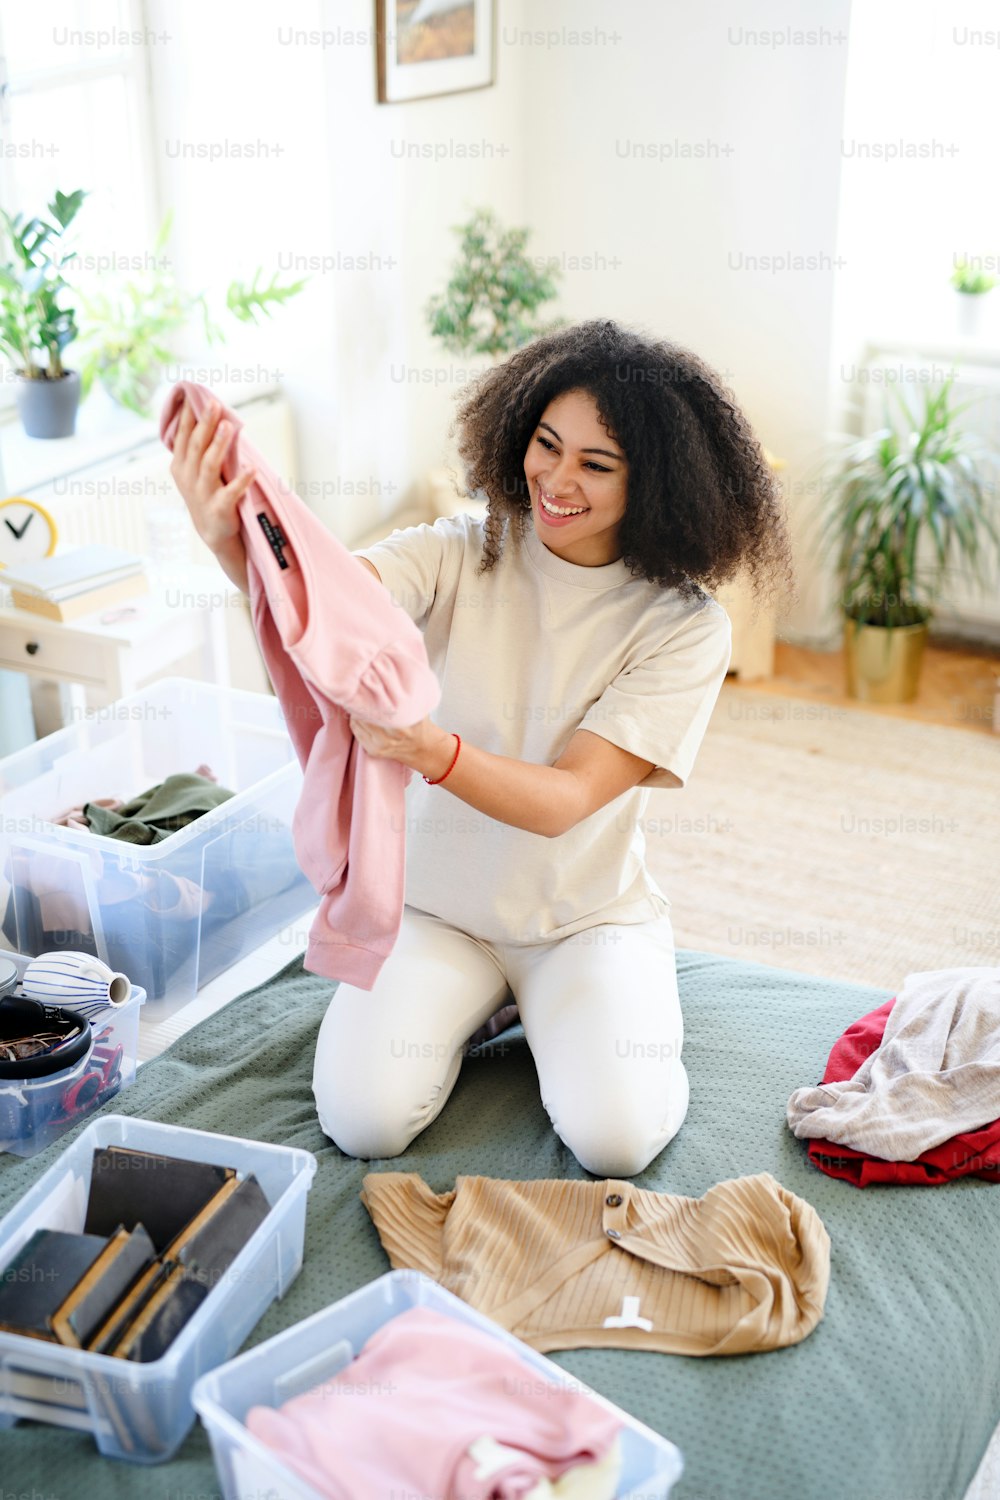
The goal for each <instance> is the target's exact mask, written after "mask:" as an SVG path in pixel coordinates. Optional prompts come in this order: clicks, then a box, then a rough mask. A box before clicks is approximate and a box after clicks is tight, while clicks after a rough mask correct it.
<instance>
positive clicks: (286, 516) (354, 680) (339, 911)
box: [160, 380, 440, 989]
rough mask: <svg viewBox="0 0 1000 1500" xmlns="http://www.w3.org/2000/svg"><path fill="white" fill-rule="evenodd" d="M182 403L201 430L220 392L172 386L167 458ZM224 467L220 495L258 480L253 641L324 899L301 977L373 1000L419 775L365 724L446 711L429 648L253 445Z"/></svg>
mask: <svg viewBox="0 0 1000 1500" xmlns="http://www.w3.org/2000/svg"><path fill="white" fill-rule="evenodd" d="M185 396H186V397H187V398H188V400H189V401H190V403H191V406H192V407H193V409H194V413H195V416H196V417H198V418H200V417H201V416H202V415H203V414H204V412H205V410H206V408H207V406H208V403H209V401H210V400H211V399H212V393H211V391H209V390H207V389H206V387H205V386H203V385H196V384H194V383H193V382H191V381H187V380H185V381H181V382H180V383H179V384H178V385H175V386H174V388H173V390H172V391H171V393H170V395H169V396H168V398H167V402H166V405H165V406H164V409H163V415H162V417H161V419H160V434H161V436H162V438H163V441H164V443H165V444H166V446H167V447H168V448H170V449H171V450H172V449H173V445H174V438H175V436H176V433H177V424H178V422H179V420H180V414H181V409H182V407H183V404H184V398H185ZM222 419H223V420H225V421H228V422H230V423H231V424H232V426H233V428H234V429H235V431H234V437H233V440H232V442H231V443H230V445H229V447H228V448H227V450H226V454H225V456H224V458H223V460H222V465H221V469H220V475H221V478H222V481H223V483H224V484H228V483H229V482H230V481H231V480H233V479H235V478H236V475H237V474H238V473H239V472H240V471H241V470H243V469H249V468H254V469H256V471H257V477H256V478H255V480H254V482H253V483H252V484H251V485H250V486H249V488H248V489H247V490H246V492H245V493H244V495H243V498H242V499H241V500H240V504H239V518H240V525H241V528H242V535H243V540H244V543H245V545H246V554H247V572H248V575H249V582H250V607H251V612H252V615H253V624H254V630H255V632H256V635H257V640H258V642H259V644H260V648H261V653H262V655H263V657H264V663H265V666H266V667H267V670H268V674H269V676H270V678H271V682H272V683H273V685H274V690H275V692H276V693H277V695H278V697H279V699H280V700H281V706H282V709H283V710H284V715H285V723H286V727H287V729H288V733H289V736H290V738H291V741H292V744H293V745H294V747H295V752H296V754H297V756H298V758H299V761H300V763H301V765H302V767H303V771H304V776H303V782H302V792H301V795H300V798H299V802H298V806H297V807H296V809H295V815H294V818H293V821H292V836H293V839H294V843H295V853H296V857H297V858H298V861H299V864H300V866H301V867H302V870H303V872H304V874H305V875H306V876H307V877H308V879H309V880H310V881H311V882H312V884H313V886H314V887H315V889H316V892H317V894H318V895H320V896H322V898H323V900H322V902H321V904H320V909H319V911H318V913H317V915H316V918H315V920H314V922H313V925H312V927H311V929H310V932H309V942H308V946H307V949H306V956H305V967H306V968H307V969H309V970H310V971H311V972H312V973H314V974H321V975H323V977H324V978H326V979H341V980H344V981H345V982H347V983H348V984H354V985H357V986H359V987H360V988H361V989H371V987H372V985H373V984H374V983H375V980H376V978H377V977H378V973H379V970H380V969H381V967H382V964H383V963H384V962H385V960H386V958H387V957H388V956H389V954H390V953H391V951H392V947H393V944H394V943H395V941H396V937H397V935H398V933H399V924H400V920H401V918H402V913H403V899H404V883H405V838H406V812H405V790H406V785H407V782H408V781H409V779H410V777H411V775H412V774H413V773H412V772H411V771H410V770H409V769H408V768H407V767H406V766H403V765H401V764H400V763H399V762H398V761H394V760H382V759H376V758H374V757H372V756H370V755H368V754H367V753H366V752H365V751H364V750H363V749H362V748H361V746H360V745H359V744H358V742H357V740H356V739H355V737H354V735H353V733H352V732H351V727H350V724H349V723H348V718H349V716H350V715H355V716H356V717H357V718H360V719H370V720H372V721H373V722H375V723H378V724H383V725H386V726H388V727H391V728H405V727H407V726H409V725H411V724H416V723H417V722H418V721H419V720H420V719H423V718H425V717H426V716H427V715H428V714H429V713H431V712H432V711H433V710H434V709H435V708H436V707H437V704H438V702H439V699H440V688H439V686H438V682H437V678H436V677H435V676H434V673H433V672H432V671H431V669H430V666H429V665H428V661H427V653H426V651H425V650H424V641H423V636H422V635H421V634H420V631H419V630H418V629H417V627H416V625H414V623H413V621H412V620H411V619H410V618H409V616H408V615H407V614H406V613H405V611H404V610H403V609H401V608H400V607H399V606H398V605H397V604H395V603H394V602H393V600H392V598H391V597H390V594H389V591H388V589H386V588H383V586H382V585H381V584H380V583H379V582H378V580H377V579H375V578H373V577H372V576H371V574H370V573H369V572H368V571H367V569H365V568H363V567H361V565H360V564H359V562H358V560H357V559H356V558H355V557H353V556H352V555H351V553H350V552H349V551H348V550H347V548H346V547H344V546H343V545H342V544H341V543H340V542H338V541H337V539H336V537H335V536H333V535H332V534H331V533H330V532H329V531H328V530H327V529H326V527H325V526H324V525H323V524H322V523H321V522H320V520H319V518H318V517H317V516H315V515H313V513H312V511H311V510H309V508H308V506H307V505H306V504H305V503H304V502H303V501H302V500H300V499H299V498H298V496H297V495H294V494H293V493H292V492H291V491H290V490H289V489H288V488H287V487H286V486H285V485H284V484H283V483H282V481H281V480H280V479H279V478H278V476H277V474H275V472H274V470H273V469H271V467H270V466H269V465H268V464H267V462H266V461H265V460H264V459H263V458H262V457H261V455H260V454H259V453H258V452H257V450H256V449H255V448H254V447H253V446H252V444H251V443H249V442H248V441H247V439H246V438H245V437H244V436H243V433H242V431H241V428H242V426H243V423H242V422H241V421H240V419H239V417H237V416H236V415H234V413H233V412H231V411H227V410H226V409H225V408H223V411H222Z"/></svg>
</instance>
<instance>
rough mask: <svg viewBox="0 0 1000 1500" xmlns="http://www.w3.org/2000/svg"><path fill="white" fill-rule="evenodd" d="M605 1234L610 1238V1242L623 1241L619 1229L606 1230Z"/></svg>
mask: <svg viewBox="0 0 1000 1500" xmlns="http://www.w3.org/2000/svg"><path fill="white" fill-rule="evenodd" d="M604 1232H605V1234H606V1235H607V1237H608V1239H609V1240H620V1239H621V1232H620V1231H619V1230H617V1229H606V1230H605V1231H604Z"/></svg>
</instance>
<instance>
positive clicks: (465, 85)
mask: <svg viewBox="0 0 1000 1500" xmlns="http://www.w3.org/2000/svg"><path fill="white" fill-rule="evenodd" d="M495 12H496V0H375V27H376V35H377V39H378V47H377V53H378V99H379V103H380V104H403V103H405V102H406V101H407V100H409V99H429V98H432V97H434V96H435V95H438V94H457V93H461V92H463V91H464V90H465V89H483V88H488V87H489V85H490V84H492V83H493V68H494V51H495V43H496V36H495V32H496V16H495Z"/></svg>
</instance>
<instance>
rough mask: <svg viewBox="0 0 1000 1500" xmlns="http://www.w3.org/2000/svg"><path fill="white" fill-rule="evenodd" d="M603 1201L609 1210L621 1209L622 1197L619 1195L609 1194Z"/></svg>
mask: <svg viewBox="0 0 1000 1500" xmlns="http://www.w3.org/2000/svg"><path fill="white" fill-rule="evenodd" d="M604 1201H605V1203H606V1204H607V1205H608V1207H609V1208H621V1206H622V1195H621V1193H609V1194H608V1196H607V1197H606V1198H605V1200H604Z"/></svg>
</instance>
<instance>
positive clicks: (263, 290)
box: [80, 211, 308, 417]
mask: <svg viewBox="0 0 1000 1500" xmlns="http://www.w3.org/2000/svg"><path fill="white" fill-rule="evenodd" d="M172 223H173V213H172V211H171V212H168V213H167V214H166V216H165V218H164V220H163V223H162V224H161V226H160V230H159V233H158V234H157V237H156V241H155V244H154V257H153V262H152V266H151V267H150V269H149V270H148V271H143V272H142V273H141V274H140V275H138V276H136V277H132V278H129V279H127V280H125V281H123V282H121V283H119V284H118V285H117V286H115V285H113V284H112V287H111V289H110V290H108V289H107V287H106V285H102V287H101V290H100V291H98V292H96V293H94V294H93V295H87V294H84V293H83V292H81V294H80V303H81V309H82V313H81V322H82V323H83V325H84V332H83V333H82V335H81V344H82V345H83V347H84V349H85V357H84V360H83V362H82V364H81V367H80V375H81V391H82V395H83V396H84V397H86V396H87V395H88V394H89V393H90V391H91V389H92V387H93V384H94V381H95V380H97V381H99V382H100V384H101V386H102V387H103V388H104V389H105V390H106V391H107V393H108V394H109V395H110V396H111V398H112V400H114V401H116V402H117V403H118V404H119V405H120V406H124V407H127V408H128V409H129V411H134V412H135V413H136V414H137V415H138V416H141V417H149V416H151V415H152V411H153V398H154V395H155V393H156V391H157V388H158V387H159V384H160V380H161V377H162V374H163V369H164V367H165V366H166V365H167V364H168V363H169V362H170V360H171V359H172V358H173V357H174V356H173V351H172V350H171V349H170V347H169V340H170V339H171V338H172V336H173V335H175V334H176V333H177V332H178V331H179V329H181V328H182V327H183V326H184V324H185V323H186V322H187V321H188V319H189V318H191V317H192V316H194V315H195V314H196V313H200V314H201V317H202V320H203V326H204V331H205V338H206V341H207V342H208V343H209V344H212V343H216V342H224V341H225V333H224V332H223V331H222V329H221V328H219V327H218V325H216V324H215V323H213V322H212V319H211V316H210V314H209V308H208V302H207V300H206V298H205V296H204V294H203V293H199V294H197V295H192V294H189V293H187V292H184V291H182V290H181V288H180V287H179V286H178V285H177V282H176V280H175V278H174V275H173V272H172V271H171V270H170V268H169V261H168V260H167V258H166V256H165V255H164V253H163V252H164V250H165V247H166V244H167V241H168V239H169V238H170V231H171V227H172ZM260 275H261V272H260V270H259V269H258V270H257V271H256V272H255V273H254V278H253V282H252V284H251V285H250V286H247V285H245V283H244V282H242V281H233V282H231V283H230V285H229V288H228V291H227V294H226V306H227V308H228V310H229V311H230V312H231V313H232V314H233V316H234V317H236V318H239V319H240V320H241V322H244V323H255V322H256V321H257V315H258V313H263V314H265V315H267V316H268V317H269V316H270V313H271V307H272V306H281V305H282V304H283V303H285V302H287V301H288V300H289V298H290V297H294V296H295V295H296V294H297V293H298V292H300V291H301V290H302V288H303V287H304V286H305V284H306V281H307V280H308V278H304V279H303V280H301V281H295V282H292V283H291V284H290V285H288V286H281V285H279V284H278V279H277V276H273V277H272V278H271V281H270V282H269V283H268V284H267V285H266V286H264V285H260V284H259V278H260Z"/></svg>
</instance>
